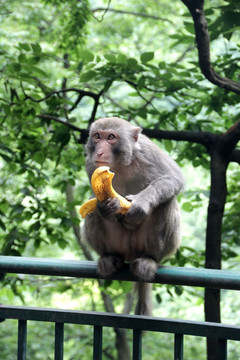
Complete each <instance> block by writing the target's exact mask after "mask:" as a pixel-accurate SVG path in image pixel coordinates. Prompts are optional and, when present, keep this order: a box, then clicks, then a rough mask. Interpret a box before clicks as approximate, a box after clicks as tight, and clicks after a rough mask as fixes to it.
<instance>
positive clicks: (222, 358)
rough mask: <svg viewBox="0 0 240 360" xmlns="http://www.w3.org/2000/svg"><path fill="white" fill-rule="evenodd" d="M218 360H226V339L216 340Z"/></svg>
mask: <svg viewBox="0 0 240 360" xmlns="http://www.w3.org/2000/svg"><path fill="white" fill-rule="evenodd" d="M218 344H219V346H218V349H219V354H218V357H219V360H227V339H218Z"/></svg>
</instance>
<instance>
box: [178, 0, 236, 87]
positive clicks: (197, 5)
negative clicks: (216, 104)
mask: <svg viewBox="0 0 240 360" xmlns="http://www.w3.org/2000/svg"><path fill="white" fill-rule="evenodd" d="M182 2H183V3H184V5H186V7H187V8H188V9H189V11H190V13H191V15H192V18H193V21H194V27H195V33H196V42H197V47H198V58H199V65H200V69H201V71H202V73H203V75H204V76H205V77H206V78H207V79H208V80H209V81H210V82H211V83H213V84H214V85H217V86H219V87H220V88H224V89H226V90H228V91H233V92H235V93H237V94H240V83H238V82H236V81H233V80H231V79H229V78H226V77H222V76H220V75H219V74H218V73H217V72H216V71H215V70H214V68H213V67H212V65H211V60H210V39H209V33H208V29H207V21H206V18H205V15H204V0H182Z"/></svg>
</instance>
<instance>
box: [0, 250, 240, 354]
mask: <svg viewBox="0 0 240 360" xmlns="http://www.w3.org/2000/svg"><path fill="white" fill-rule="evenodd" d="M0 273H21V274H35V275H53V276H56V275H57V276H69V277H82V278H92V279H97V278H99V274H98V273H97V267H96V262H94V261H72V260H57V259H41V258H24V257H12V256H0ZM112 279H113V280H122V281H125V280H126V281H137V279H136V278H135V277H134V276H133V275H132V274H131V272H130V271H129V269H128V267H127V266H126V267H125V268H124V269H123V270H121V271H120V272H119V273H117V274H115V275H114V276H113V277H112ZM153 282H154V283H159V284H175V285H187V286H199V287H210V288H219V289H232V290H240V274H239V272H235V271H223V270H210V269H190V268H180V267H159V268H158V270H157V272H156V276H155V278H154V280H153ZM0 319H17V320H18V355H17V359H18V360H26V353H27V349H26V344H27V321H30V320H35V321H42V322H52V323H55V360H62V359H63V353H64V324H66V323H71V324H82V325H91V326H93V327H94V335H93V337H94V339H93V359H94V360H101V359H102V330H103V327H112V328H125V329H132V331H133V347H132V349H133V350H132V359H133V360H141V358H142V331H145V330H148V331H157V332H166V333H172V334H174V338H175V345H174V355H173V358H174V360H183V340H184V335H195V336H202V337H209V338H211V337H213V338H218V339H219V340H218V341H219V346H220V349H221V351H220V355H219V360H227V340H237V341H240V327H238V326H231V325H225V324H218V323H209V322H196V321H183V320H172V319H163V318H153V317H145V316H137V315H120V314H115V313H99V312H89V311H76V310H62V309H47V308H33V307H22V306H21V307H17V306H7V305H0ZM0 326H1V324H0ZM43 356H44V354H43Z"/></svg>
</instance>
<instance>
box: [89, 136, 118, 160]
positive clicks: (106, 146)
mask: <svg viewBox="0 0 240 360" xmlns="http://www.w3.org/2000/svg"><path fill="white" fill-rule="evenodd" d="M92 140H93V143H94V144H95V152H94V156H93V160H94V162H95V164H96V166H97V167H99V166H104V165H105V166H110V164H111V163H112V162H113V147H114V145H116V144H117V142H118V140H119V137H118V134H117V133H116V131H114V130H111V129H107V130H97V131H96V132H93V133H92Z"/></svg>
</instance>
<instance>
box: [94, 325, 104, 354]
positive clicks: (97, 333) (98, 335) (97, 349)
mask: <svg viewBox="0 0 240 360" xmlns="http://www.w3.org/2000/svg"><path fill="white" fill-rule="evenodd" d="M93 360H102V326H94V339H93Z"/></svg>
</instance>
